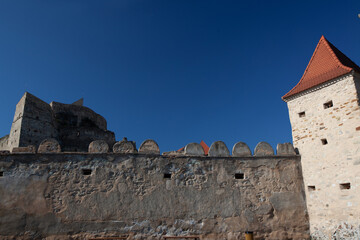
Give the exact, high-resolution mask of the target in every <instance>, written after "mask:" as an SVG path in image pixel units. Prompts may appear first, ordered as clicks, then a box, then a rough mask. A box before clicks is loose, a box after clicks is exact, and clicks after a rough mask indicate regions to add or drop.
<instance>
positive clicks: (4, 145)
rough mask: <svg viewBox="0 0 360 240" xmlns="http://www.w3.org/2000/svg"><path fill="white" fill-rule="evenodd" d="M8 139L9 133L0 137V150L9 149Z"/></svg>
mask: <svg viewBox="0 0 360 240" xmlns="http://www.w3.org/2000/svg"><path fill="white" fill-rule="evenodd" d="M8 141H9V135H6V136H4V137H2V138H0V151H3V150H9V146H8Z"/></svg>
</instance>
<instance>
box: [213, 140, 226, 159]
mask: <svg viewBox="0 0 360 240" xmlns="http://www.w3.org/2000/svg"><path fill="white" fill-rule="evenodd" d="M208 155H209V156H210V157H229V156H230V152H229V149H228V148H227V146H226V144H225V143H224V142H223V141H216V142H214V143H213V144H211V146H210V149H209V154H208Z"/></svg>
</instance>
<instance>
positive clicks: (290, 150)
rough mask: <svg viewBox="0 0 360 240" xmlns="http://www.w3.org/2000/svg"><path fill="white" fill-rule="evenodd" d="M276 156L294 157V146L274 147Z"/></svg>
mask: <svg viewBox="0 0 360 240" xmlns="http://www.w3.org/2000/svg"><path fill="white" fill-rule="evenodd" d="M276 154H277V155H296V152H295V149H294V146H293V145H292V144H291V143H279V144H278V145H277V146H276Z"/></svg>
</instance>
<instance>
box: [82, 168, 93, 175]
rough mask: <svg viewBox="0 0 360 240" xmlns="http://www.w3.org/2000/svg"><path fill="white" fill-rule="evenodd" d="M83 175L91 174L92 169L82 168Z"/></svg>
mask: <svg viewBox="0 0 360 240" xmlns="http://www.w3.org/2000/svg"><path fill="white" fill-rule="evenodd" d="M81 171H82V174H83V175H91V172H92V170H91V169H81Z"/></svg>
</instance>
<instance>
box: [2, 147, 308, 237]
mask: <svg viewBox="0 0 360 240" xmlns="http://www.w3.org/2000/svg"><path fill="white" fill-rule="evenodd" d="M0 173H1V177H0V196H1V197H0V239H90V238H100V237H119V236H128V239H164V236H189V235H193V236H194V235H195V236H199V237H201V239H209V240H212V239H213V240H232V239H234V240H235V239H243V237H244V232H245V231H249V230H250V231H253V232H254V236H255V239H274V240H275V239H276V240H278V239H309V230H308V228H309V226H308V216H307V211H306V204H305V196H304V188H303V187H304V186H303V179H302V174H301V165H300V157H299V156H298V155H289V154H288V155H282V156H276V155H275V156H274V155H268V156H258V157H255V156H247V157H231V156H227V157H207V156H187V155H182V156H176V157H173V156H172V157H169V156H161V155H158V154H140V153H139V154H122V153H52V154H49V153H48V154H46V153H44V154H21V153H17V154H10V153H5V154H4V153H3V154H2V155H0Z"/></svg>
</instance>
